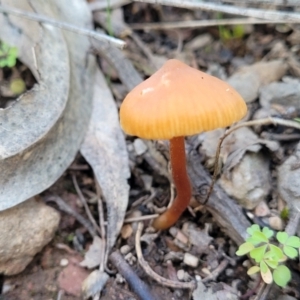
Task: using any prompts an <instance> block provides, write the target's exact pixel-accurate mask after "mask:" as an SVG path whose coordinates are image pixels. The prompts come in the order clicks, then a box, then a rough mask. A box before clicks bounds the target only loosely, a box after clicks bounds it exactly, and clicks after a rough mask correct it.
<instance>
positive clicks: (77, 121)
mask: <svg viewBox="0 0 300 300" xmlns="http://www.w3.org/2000/svg"><path fill="white" fill-rule="evenodd" d="M1 5H9V6H12V7H16V8H18V9H22V10H25V11H29V12H34V13H38V14H41V15H45V16H48V17H50V18H55V19H57V20H63V21H65V22H69V23H72V24H76V25H77V26H82V27H86V26H89V27H90V28H91V27H92V18H91V14H90V11H89V9H88V7H87V3H86V2H85V1H84V0H72V1H68V2H65V1H59V0H52V1H42V0H31V1H29V0H28V1H27V0H2V1H1ZM70 6H71V7H72V9H70ZM0 26H1V31H0V39H1V40H4V41H5V42H6V43H8V44H10V45H12V46H16V47H17V48H18V52H19V58H20V60H21V61H23V62H24V63H25V64H26V65H27V66H28V67H29V68H30V69H31V71H32V72H33V74H34V75H35V77H36V79H37V80H38V84H36V85H35V86H34V88H33V89H32V90H31V91H29V92H27V93H25V94H24V95H21V97H20V98H19V99H18V101H17V102H15V103H14V104H13V105H12V106H10V107H8V108H6V109H1V110H0V145H1V146H0V169H1V173H0V186H1V190H0V210H4V209H7V208H10V207H12V206H14V205H17V204H18V203H21V202H23V201H25V200H26V199H28V198H30V197H32V196H34V195H36V194H38V193H40V192H42V191H43V190H45V189H46V188H48V187H49V186H50V185H52V184H53V183H54V182H55V181H56V180H57V179H58V178H59V177H60V176H61V175H62V173H63V172H64V171H65V170H66V168H67V167H68V166H69V165H70V164H71V162H72V161H73V159H74V158H75V155H76V153H77V151H78V149H79V146H80V143H81V142H82V139H83V137H84V133H85V130H86V128H87V126H88V121H89V118H90V114H91V109H92V108H91V103H92V88H91V86H92V84H93V76H94V66H95V63H94V62H95V60H94V58H93V57H92V56H91V55H90V54H89V47H90V43H89V40H88V38H87V37H85V36H81V35H77V34H74V33H70V32H63V31H61V30H60V29H57V28H54V27H53V26H49V25H45V24H41V23H37V22H33V21H29V20H27V19H24V18H20V17H13V16H11V15H8V14H0ZM33 49H34V50H35V56H36V60H37V66H38V72H37V70H36V65H35V63H34V56H33Z"/></svg>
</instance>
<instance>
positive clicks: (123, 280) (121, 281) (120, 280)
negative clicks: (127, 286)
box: [116, 273, 125, 283]
mask: <svg viewBox="0 0 300 300" xmlns="http://www.w3.org/2000/svg"><path fill="white" fill-rule="evenodd" d="M116 282H117V283H124V282H125V279H124V277H123V276H122V275H121V274H119V273H117V275H116Z"/></svg>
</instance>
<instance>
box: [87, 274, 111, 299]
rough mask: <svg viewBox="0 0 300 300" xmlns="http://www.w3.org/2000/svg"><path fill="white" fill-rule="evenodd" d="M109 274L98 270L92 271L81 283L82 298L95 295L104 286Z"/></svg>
mask: <svg viewBox="0 0 300 300" xmlns="http://www.w3.org/2000/svg"><path fill="white" fill-rule="evenodd" d="M108 279H109V276H108V275H107V274H106V273H104V272H101V271H99V270H95V271H93V272H92V273H91V274H90V275H89V276H88V277H87V278H86V279H85V280H84V282H83V284H82V294H83V298H84V299H89V298H90V297H94V296H96V295H97V294H98V293H100V292H101V291H102V289H103V287H104V286H105V284H106V282H107V280H108Z"/></svg>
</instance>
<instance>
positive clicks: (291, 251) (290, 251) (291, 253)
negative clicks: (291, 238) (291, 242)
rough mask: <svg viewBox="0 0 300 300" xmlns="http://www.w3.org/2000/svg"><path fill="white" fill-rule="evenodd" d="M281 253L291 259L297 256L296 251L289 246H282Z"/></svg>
mask: <svg viewBox="0 0 300 300" xmlns="http://www.w3.org/2000/svg"><path fill="white" fill-rule="evenodd" d="M283 252H284V254H285V255H286V256H287V257H289V258H291V259H293V258H296V257H297V256H298V251H297V250H296V249H295V248H293V247H291V246H283Z"/></svg>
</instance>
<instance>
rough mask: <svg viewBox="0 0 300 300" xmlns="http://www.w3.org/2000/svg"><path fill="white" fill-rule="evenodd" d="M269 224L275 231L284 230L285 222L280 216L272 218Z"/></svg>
mask: <svg viewBox="0 0 300 300" xmlns="http://www.w3.org/2000/svg"><path fill="white" fill-rule="evenodd" d="M269 224H270V226H271V227H272V228H273V229H275V230H278V231H281V230H283V221H282V220H281V218H280V217H278V216H274V217H270V218H269Z"/></svg>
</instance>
